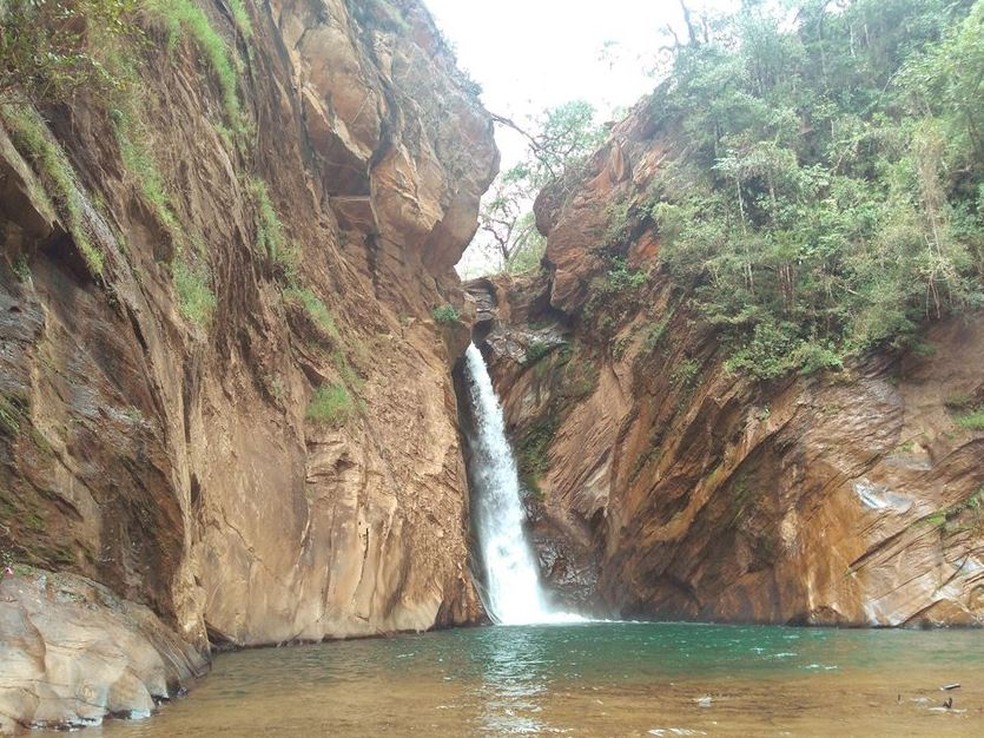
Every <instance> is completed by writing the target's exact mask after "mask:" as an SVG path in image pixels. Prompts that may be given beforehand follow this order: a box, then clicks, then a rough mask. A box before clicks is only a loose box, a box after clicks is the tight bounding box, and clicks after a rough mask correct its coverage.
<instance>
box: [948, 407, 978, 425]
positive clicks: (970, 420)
mask: <svg viewBox="0 0 984 738" xmlns="http://www.w3.org/2000/svg"><path fill="white" fill-rule="evenodd" d="M953 422H954V423H956V424H957V425H959V426H960V427H961V428H966V429H967V430H984V407H979V408H977V409H976V410H974V411H973V412H971V413H968V414H966V415H958V416H957V417H955V418H954V419H953Z"/></svg>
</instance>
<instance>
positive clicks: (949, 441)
mask: <svg viewBox="0 0 984 738" xmlns="http://www.w3.org/2000/svg"><path fill="white" fill-rule="evenodd" d="M649 110H650V106H648V105H646V104H642V105H640V106H639V107H638V108H637V109H636V110H635V111H634V112H633V114H632V115H630V116H629V117H628V119H627V120H626V121H624V122H623V123H621V124H619V125H618V126H616V127H615V128H614V129H613V131H612V135H611V138H610V140H609V143H608V144H607V146H606V147H605V148H604V149H603V150H602V151H600V152H599V153H598V154H597V155H596V156H595V157H594V159H593V160H592V162H591V163H590V166H589V167H588V171H587V174H586V175H585V176H584V177H583V178H582V179H581V180H580V181H578V182H576V183H571V182H568V183H566V184H564V185H562V186H555V187H554V188H552V189H549V190H547V191H546V192H544V193H543V194H541V196H540V198H539V201H538V203H537V218H538V224H539V226H540V228H541V230H542V231H544V232H545V233H547V234H548V242H547V250H546V256H545V260H544V261H545V270H544V272H543V273H542V274H541V275H539V276H536V277H523V278H513V279H510V278H505V277H503V278H495V279H492V280H483V281H478V282H473V283H471V284H470V285H469V289H470V290H471V291H472V292H474V293H475V295H476V299H477V300H478V303H479V305H480V307H481V311H480V313H479V320H480V323H479V326H480V327H479V330H478V331H477V334H478V335H479V336H486V335H487V339H486V343H485V345H484V347H483V348H484V350H485V352H486V354H487V355H488V356H489V360H490V363H491V365H492V370H493V375H494V377H495V381H496V384H497V387H498V389H499V390H500V392H501V393H502V394H503V396H504V405H505V410H506V414H507V417H508V422H509V424H510V426H511V428H512V433H513V437H514V438H515V440H516V447H517V451H518V454H519V457H520V464H521V466H522V467H523V469H524V472H525V475H526V477H527V483H528V486H529V487H530V488H531V490H533V494H532V495H531V497H530V507H531V509H532V511H533V530H534V535H535V538H536V542H537V546H538V550H539V552H540V558H541V563H542V564H543V566H544V568H545V570H546V571H547V572H548V574H549V577H550V579H551V581H552V582H553V584H554V587H555V588H556V590H557V592H558V596H560V597H562V598H564V599H566V600H567V601H570V602H574V603H576V604H581V605H582V606H588V607H595V608H597V609H599V610H600V611H601V612H603V613H604V612H607V613H617V614H621V615H625V616H637V617H655V618H671V619H678V618H679V619H703V620H715V621H735V622H761V623H804V624H806V623H808V624H839V625H870V626H886V625H916V624H919V625H924V624H930V625H942V624H949V625H981V624H982V623H984V512H982V510H981V506H982V502H984V467H982V466H981V464H980V455H981V452H982V450H984V433H982V432H981V431H977V430H973V429H968V428H967V427H965V426H966V425H967V424H966V423H964V424H963V425H961V424H960V423H958V422H957V421H958V420H960V419H961V417H964V416H966V415H967V414H968V412H970V411H971V410H972V409H973V408H975V407H980V406H981V404H982V400H984V380H982V377H981V374H980V371H979V367H980V366H981V362H982V360H984V322H982V320H981V316H980V314H967V315H963V316H960V317H955V318H951V319H949V320H947V321H944V322H941V323H938V324H935V325H933V326H932V327H929V328H928V329H927V330H926V332H925V334H924V336H923V339H924V341H925V344H926V345H927V346H929V347H931V351H929V352H923V353H922V354H919V355H916V354H915V353H912V352H910V353H909V354H906V355H899V354H891V355H890V354H872V355H866V356H863V357H860V358H858V359H857V360H856V361H855V362H854V363H853V364H851V365H850V366H848V367H847V368H846V369H845V370H844V371H841V372H831V373H828V374H824V375H821V376H814V377H810V378H804V377H799V376H794V377H790V378H787V379H785V380H776V381H773V382H753V381H750V380H747V379H743V378H741V377H737V376H734V375H731V374H729V373H728V372H726V371H725V369H724V368H723V364H724V358H725V347H723V346H721V345H720V343H719V336H718V334H716V332H715V331H714V330H713V328H712V327H710V326H708V325H707V324H706V323H705V322H703V321H701V320H700V319H699V317H698V316H697V315H695V314H693V313H692V311H691V310H690V308H689V307H688V302H687V300H686V295H684V294H682V293H681V292H680V291H679V290H678V289H676V288H675V287H674V286H673V284H672V283H671V281H670V279H669V277H668V276H667V275H666V272H665V270H664V269H663V268H662V265H661V262H660V239H659V235H658V233H657V232H656V231H655V230H654V228H653V227H652V226H651V225H647V224H646V223H645V222H632V221H631V220H629V221H628V222H627V224H625V225H624V229H625V230H624V232H623V233H622V234H621V235H620V238H619V242H620V243H621V244H622V246H621V247H620V248H619V249H618V256H619V257H620V260H618V261H615V262H613V261H612V259H611V256H612V253H611V251H612V247H611V245H610V244H609V245H607V246H606V241H607V239H606V230H608V231H609V232H610V229H611V221H612V210H613V204H619V203H621V204H622V205H623V206H624V210H625V211H629V210H630V209H631V208H632V205H633V203H635V202H636V201H638V200H640V199H641V198H643V197H645V196H646V190H647V187H648V185H649V182H650V181H651V180H652V178H653V177H654V175H655V174H656V173H657V172H659V171H660V168H661V167H663V166H665V164H666V162H668V161H672V159H673V157H674V156H675V155H677V154H678V152H679V147H681V146H683V144H681V143H680V142H679V141H677V140H675V139H674V138H673V136H672V132H670V133H668V132H667V131H665V130H662V129H660V128H658V127H657V126H656V125H655V124H654V123H653V121H652V116H651V114H650V112H649ZM675 147H676V148H675ZM623 260H624V261H623ZM643 273H648V278H647V279H645V280H642V279H635V278H634V277H633V275H636V274H643Z"/></svg>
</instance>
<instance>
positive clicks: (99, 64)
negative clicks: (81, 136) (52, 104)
mask: <svg viewBox="0 0 984 738" xmlns="http://www.w3.org/2000/svg"><path fill="white" fill-rule="evenodd" d="M137 3H138V0H43V1H39V0H4V2H2V3H0V98H7V99H8V100H9V99H10V98H13V99H15V100H20V101H24V100H28V101H34V102H37V101H42V100H50V99H64V98H66V97H68V96H70V95H71V94H72V93H73V92H75V90H77V89H79V88H82V87H85V88H87V89H88V90H89V91H90V92H91V91H109V90H111V89H112V88H114V87H115V86H116V83H117V80H116V78H115V77H114V75H113V73H112V71H111V70H110V69H109V68H108V67H107V64H106V56H105V54H106V52H107V51H108V50H111V49H112V48H113V47H114V46H115V45H116V42H117V41H118V40H119V39H120V38H121V37H129V36H130V35H132V34H133V32H134V30H135V27H134V24H133V23H132V21H131V18H132V12H133V10H134V9H135V8H136V7H137Z"/></svg>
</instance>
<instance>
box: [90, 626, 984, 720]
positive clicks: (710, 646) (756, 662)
mask: <svg viewBox="0 0 984 738" xmlns="http://www.w3.org/2000/svg"><path fill="white" fill-rule="evenodd" d="M952 683H960V685H961V686H960V687H959V688H958V689H954V690H952V691H947V692H944V691H941V689H940V688H941V687H942V686H944V685H948V684H952ZM947 697H952V698H953V703H952V705H951V707H950V708H946V707H944V706H943V704H944V700H945V699H946V698H947ZM832 734H840V735H845V736H849V735H859V736H882V735H915V736H981V735H984V634H982V633H981V632H980V631H936V632H914V631H861V630H852V631H839V630H822V629H792V628H765V627H724V626H708V625H681V624H631V623H592V624H581V625H568V626H533V627H526V626H523V627H520V626H517V627H495V628H482V629H469V630H456V631H446V632H442V633H431V634H425V635H417V636H414V635H410V636H400V637H396V638H387V639H376V640H363V641H349V642H341V643H328V644H322V645H314V646H303V647H297V648H290V649H269V650H256V651H246V652H242V653H236V654H224V655H221V656H219V657H218V658H217V659H216V663H215V669H214V671H213V673H212V675H211V676H209V677H208V678H207V679H206V680H205V681H204V682H203V683H202V685H201V686H200V687H198V688H197V689H196V690H194V691H193V692H192V693H191V695H190V696H189V697H187V698H185V699H183V700H179V701H177V702H175V703H173V704H171V705H167V706H165V707H164V708H163V709H162V710H161V711H160V713H159V715H157V716H156V717H153V718H151V719H149V720H144V721H140V722H113V723H107V724H106V725H105V726H104V727H102V728H96V729H90V730H87V731H86V732H85V733H84V734H83V735H85V736H93V737H97V736H102V735H105V736H110V737H112V738H135V737H137V736H139V737H140V738H163V737H164V736H167V737H168V738H170V737H172V736H255V735H277V736H329V735H330V736H333V737H336V736H338V737H343V738H344V737H349V736H387V737H394V738H396V737H399V736H428V737H429V738H433V737H436V736H454V737H458V736H462V737H471V736H474V737H475V738H479V737H481V738H485V737H486V736H552V735H563V736H572V737H577V738H611V737H612V736H638V737H644V736H672V735H709V736H749V735H752V736H759V735H774V736H782V735H793V736H829V735H832Z"/></svg>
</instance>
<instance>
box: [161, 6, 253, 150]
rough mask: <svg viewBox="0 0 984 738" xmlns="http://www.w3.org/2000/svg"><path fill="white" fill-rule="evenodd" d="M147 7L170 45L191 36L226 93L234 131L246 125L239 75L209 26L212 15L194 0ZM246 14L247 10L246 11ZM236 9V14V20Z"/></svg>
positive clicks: (226, 109) (225, 104) (227, 112)
mask: <svg viewBox="0 0 984 738" xmlns="http://www.w3.org/2000/svg"><path fill="white" fill-rule="evenodd" d="M144 2H145V5H144V7H145V8H146V9H147V11H149V12H150V13H151V14H152V15H153V16H155V17H156V18H157V19H158V20H160V21H161V22H162V23H163V24H164V26H165V28H166V29H167V32H168V45H169V46H171V47H173V46H175V45H176V44H177V42H178V39H180V38H181V35H182V32H183V33H187V34H188V35H189V36H190V37H191V39H192V41H194V42H195V45H196V46H197V47H198V50H199V51H200V52H201V54H202V56H203V57H204V58H205V61H206V62H207V63H208V65H209V67H210V68H211V69H212V72H213V73H214V74H215V78H216V80H217V81H218V83H219V89H220V90H221V92H222V108H223V110H224V112H225V115H226V118H227V119H228V121H229V123H230V124H231V125H232V127H233V128H234V129H236V130H237V131H238V130H240V129H241V128H242V127H243V126H242V111H241V108H240V105H239V96H238V94H237V90H236V86H237V80H238V75H237V74H236V67H235V64H234V63H233V59H232V56H231V54H230V53H229V47H228V46H227V45H226V43H225V41H223V40H222V37H221V36H220V35H219V34H218V32H217V31H216V30H215V29H214V28H213V27H212V24H211V23H209V20H208V16H207V15H205V12H204V11H203V10H202V9H201V8H199V7H198V6H197V5H195V3H193V2H192V1H191V0H144ZM242 11H243V13H244V14H245V8H242ZM235 12H236V11H235V8H234V9H233V14H234V17H235Z"/></svg>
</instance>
